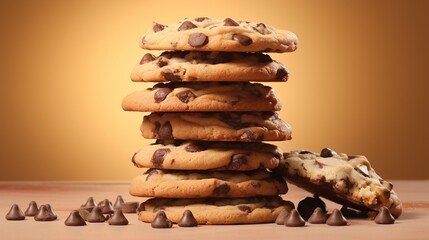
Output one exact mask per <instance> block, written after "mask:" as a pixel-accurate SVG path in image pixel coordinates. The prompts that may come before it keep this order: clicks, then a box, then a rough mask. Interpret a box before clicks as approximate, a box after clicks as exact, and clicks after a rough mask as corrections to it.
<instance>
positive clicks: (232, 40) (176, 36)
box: [140, 18, 298, 52]
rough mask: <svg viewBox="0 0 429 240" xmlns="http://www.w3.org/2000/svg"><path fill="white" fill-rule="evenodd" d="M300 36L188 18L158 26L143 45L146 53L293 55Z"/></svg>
mask: <svg viewBox="0 0 429 240" xmlns="http://www.w3.org/2000/svg"><path fill="white" fill-rule="evenodd" d="M297 44H298V38H297V36H296V35H295V34H294V33H292V32H289V31H286V30H281V29H276V28H273V27H271V26H269V25H267V24H264V23H258V22H248V21H238V20H234V19H231V18H226V19H212V18H204V19H203V20H201V19H200V18H196V19H189V18H186V19H184V20H182V21H180V22H178V23H173V24H168V25H163V24H159V23H154V24H153V27H152V28H151V29H150V30H148V31H147V32H146V33H145V34H144V36H143V38H142V41H141V43H140V46H141V47H142V48H144V49H152V50H191V51H222V52H292V51H295V50H296V48H297Z"/></svg>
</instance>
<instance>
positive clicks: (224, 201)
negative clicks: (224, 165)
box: [137, 196, 294, 224]
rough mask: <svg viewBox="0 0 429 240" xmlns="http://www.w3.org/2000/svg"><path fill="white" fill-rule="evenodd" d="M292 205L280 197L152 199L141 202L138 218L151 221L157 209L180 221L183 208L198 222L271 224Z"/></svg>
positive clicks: (292, 206)
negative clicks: (189, 211)
mask: <svg viewBox="0 0 429 240" xmlns="http://www.w3.org/2000/svg"><path fill="white" fill-rule="evenodd" d="M291 209H294V205H293V203H292V202H290V201H285V200H282V198H281V197H279V196H275V197H254V198H232V199H231V198H216V199H213V198H205V199H198V198H196V199H169V198H152V199H149V200H147V201H146V202H143V203H141V204H140V206H139V209H137V212H138V218H139V220H140V221H143V222H152V221H153V219H154V218H155V215H156V212H157V211H158V210H163V211H164V212H165V213H166V215H167V217H168V219H169V220H170V221H172V222H174V223H177V222H179V220H180V218H181V217H182V214H183V212H184V211H185V210H191V212H192V214H193V215H194V217H195V219H196V220H197V221H198V224H251V223H272V222H274V221H275V220H276V218H277V216H278V215H279V214H280V212H282V211H283V210H288V211H290V210H291Z"/></svg>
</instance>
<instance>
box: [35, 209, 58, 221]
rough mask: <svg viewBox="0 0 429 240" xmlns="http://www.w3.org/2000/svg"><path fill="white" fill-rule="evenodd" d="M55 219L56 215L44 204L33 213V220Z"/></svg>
mask: <svg viewBox="0 0 429 240" xmlns="http://www.w3.org/2000/svg"><path fill="white" fill-rule="evenodd" d="M55 219H57V217H56V216H55V215H53V214H52V212H51V211H49V210H48V207H47V206H46V205H41V206H40V208H39V211H37V213H36V215H34V220H36V221H39V222H40V221H41V222H45V221H54V220H55Z"/></svg>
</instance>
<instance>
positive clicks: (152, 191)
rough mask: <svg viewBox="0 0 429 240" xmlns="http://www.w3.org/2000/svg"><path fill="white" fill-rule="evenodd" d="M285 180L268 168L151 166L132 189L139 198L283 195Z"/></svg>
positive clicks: (133, 182) (132, 183)
mask: <svg viewBox="0 0 429 240" xmlns="http://www.w3.org/2000/svg"><path fill="white" fill-rule="evenodd" d="M287 190H288V188H287V185H286V182H285V181H284V180H283V179H282V178H281V177H280V176H279V175H277V174H275V173H270V172H268V171H267V170H265V169H264V170H254V171H246V172H236V171H179V170H160V169H149V170H148V171H147V172H146V173H144V174H142V175H139V176H137V177H135V178H134V179H133V180H132V182H131V185H130V189H129V192H130V194H131V195H133V196H138V197H162V198H205V197H214V198H216V197H255V196H274V195H277V194H284V193H286V192H287Z"/></svg>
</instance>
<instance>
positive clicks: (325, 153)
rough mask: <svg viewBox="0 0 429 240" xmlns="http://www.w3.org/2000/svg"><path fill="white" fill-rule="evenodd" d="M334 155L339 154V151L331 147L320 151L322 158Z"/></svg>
mask: <svg viewBox="0 0 429 240" xmlns="http://www.w3.org/2000/svg"><path fill="white" fill-rule="evenodd" d="M334 155H337V153H336V152H335V151H332V150H331V149H330V148H324V149H322V151H321V152H320V156H321V157H322V158H329V157H333V156H334Z"/></svg>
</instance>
